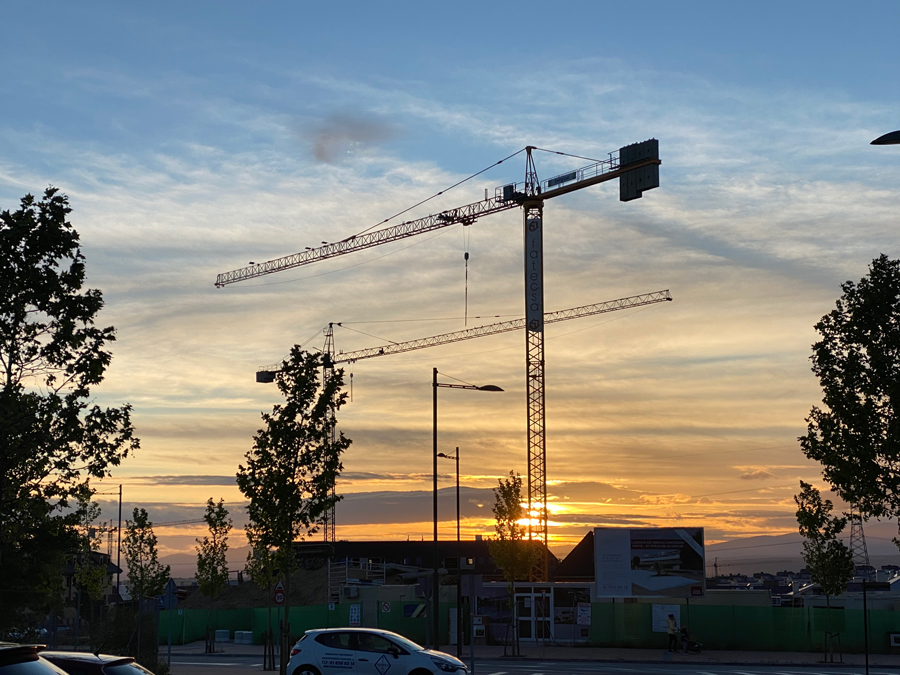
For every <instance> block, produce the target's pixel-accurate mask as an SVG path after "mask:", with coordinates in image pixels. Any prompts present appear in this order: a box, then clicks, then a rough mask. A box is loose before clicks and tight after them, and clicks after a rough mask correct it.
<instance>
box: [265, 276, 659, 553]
mask: <svg viewBox="0 0 900 675" xmlns="http://www.w3.org/2000/svg"><path fill="white" fill-rule="evenodd" d="M671 300H672V295H671V294H670V293H669V290H668V289H666V290H662V291H653V292H652V293H642V294H641V295H632V296H629V297H627V298H619V299H618V300H607V301H606V302H598V303H594V304H591V305H582V306H580V307H572V308H570V309H563V310H559V311H556V312H547V313H546V314H544V323H545V324H549V323H557V322H559V321H568V320H570V319H581V318H583V317H586V316H594V315H597V314H606V313H608V312H615V311H618V310H620V309H633V308H635V307H644V306H647V305H655V304H657V303H660V302H666V301H671ZM335 325H337V326H340V325H341V324H340V323H337V324H335V323H329V324H328V326H326V327H325V328H324V330H323V331H322V332H323V333H324V334H325V345H324V348H323V350H322V354H323V367H322V371H323V372H322V379H323V382H324V381H327V379H328V378H329V377H330V376H331V374H332V373H333V372H334V367H335V366H336V365H337V364H339V363H356V362H357V361H363V360H365V359H371V358H375V357H378V356H390V355H391V354H403V353H405V352H412V351H416V350H418V349H426V348H428V347H440V346H441V345H447V344H451V343H454V342H463V341H464V340H472V339H475V338H480V337H487V336H489V335H498V334H500V333H509V332H512V331H517V330H523V329H524V328H525V319H512V320H510V321H500V322H497V323H491V324H486V325H484V326H475V327H474V328H467V329H465V330H458V331H453V332H451V333H441V334H440V335H432V336H430V337H424V338H417V339H415V340H407V341H406V342H391V343H389V344H386V345H379V346H377V347H367V348H365V349H357V350H355V351H352V352H336V351H335V344H334V327H335ZM280 369H281V364H280V363H276V364H273V365H270V366H262V367H260V368H259V369H258V370H257V371H256V381H257V382H262V383H266V384H268V383H270V382H274V381H275V374H276V373H277V372H278V371H279V370H280ZM333 441H334V439H332V442H333ZM333 493H334V486H333V485H332V494H333ZM335 524H336V519H335V509H334V506H332V507H331V511H330V512H329V514H328V516H326V521H325V523H324V528H323V530H324V533H325V541H337V537H336V532H335Z"/></svg>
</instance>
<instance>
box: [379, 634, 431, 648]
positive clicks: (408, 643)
mask: <svg viewBox="0 0 900 675" xmlns="http://www.w3.org/2000/svg"><path fill="white" fill-rule="evenodd" d="M388 638H389V639H390V641H391V642H394V643H396V644H398V645H400V646H401V647H403V648H404V649H405V650H406V651H408V652H421V651H424V650H425V648H424V647H422V646H421V645H417V644H416V643H415V642H413V641H412V640H407V639H406V638H405V637H402V636H400V635H396V634H393V633H392V634H391V635H389V636H388Z"/></svg>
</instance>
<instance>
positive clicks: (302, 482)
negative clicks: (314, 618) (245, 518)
mask: <svg viewBox="0 0 900 675" xmlns="http://www.w3.org/2000/svg"><path fill="white" fill-rule="evenodd" d="M321 368H322V355H321V354H310V353H308V352H305V351H303V350H302V349H300V347H298V346H296V345H295V346H294V347H293V348H292V349H291V353H290V356H289V357H288V358H287V359H285V360H284V361H283V362H282V364H281V369H280V370H279V371H278V372H277V373H276V375H275V382H276V384H277V386H278V390H279V391H280V392H281V395H282V396H284V399H285V401H284V403H283V404H279V405H276V406H274V408H273V409H272V412H271V414H269V413H263V414H262V419H263V422H264V423H265V427H264V428H263V429H260V430H259V431H258V432H257V433H256V435H255V436H254V437H253V449H252V450H250V451H249V452H248V453H247V454H246V455H245V457H246V466H245V465H240V466H238V473H237V484H238V488H239V489H240V490H241V492H242V493H243V494H244V496H246V497H247V498H248V499H249V504H248V506H247V512H248V515H249V516H250V521H251V523H252V528H253V529H252V532H253V533H254V537H255V542H252V543H253V548H254V549H258V550H262V549H266V550H272V549H277V550H278V551H281V552H282V555H281V558H280V560H279V563H280V565H279V566H280V568H281V569H282V571H283V572H284V574H285V578H286V583H287V593H286V596H288V597H289V593H290V579H291V574H292V572H293V569H294V564H293V548H292V544H293V542H294V541H296V540H298V539H301V540H302V539H303V538H304V537H306V536H309V535H312V534H314V533H316V532H317V531H318V526H319V524H320V523H321V521H322V519H323V518H324V517H325V515H326V514H327V513H328V512H329V511H330V510H331V507H332V506H333V505H334V503H335V502H336V501H337V500H338V499H340V497H339V496H336V495H335V494H334V492H333V490H332V488H333V486H334V484H335V481H336V480H337V477H338V475H339V474H340V472H341V469H342V468H343V466H342V464H341V455H342V454H343V452H344V451H345V450H346V449H347V448H348V447H349V446H350V443H351V441H350V439H349V438H346V437H345V436H344V434H343V433H340V434H337V435H336V436H334V438H332V437H333V435H334V434H333V432H334V431H335V429H336V425H337V418H336V413H337V411H338V410H339V409H340V408H341V406H343V404H344V403H345V401H346V400H347V394H346V393H343V392H341V387H342V386H343V383H344V371H343V370H334V371H328V372H329V373H330V376H329V377H328V378H327V379H325V381H324V382H321V383H320V381H319V373H320V370H321ZM289 608H290V600H289V599H288V600H286V601H285V603H284V614H285V620H284V623H283V626H284V631H285V633H284V634H283V635H282V640H285V639H286V633H287V631H288V630H289V625H288V619H287V617H288V611H289ZM286 648H287V645H283V649H282V662H281V670H282V675H284V669H285V667H286V665H287V664H286V661H285V658H284V654H285V653H286V651H285V650H286Z"/></svg>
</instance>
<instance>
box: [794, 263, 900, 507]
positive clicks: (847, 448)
mask: <svg viewBox="0 0 900 675" xmlns="http://www.w3.org/2000/svg"><path fill="white" fill-rule="evenodd" d="M841 288H842V289H843V291H844V294H843V296H841V297H840V298H839V299H838V301H837V305H836V307H835V309H834V310H832V311H831V312H829V313H828V314H826V315H825V316H823V317H822V320H821V321H819V323H817V324H816V326H815V328H816V331H817V332H818V333H819V334H820V335H821V336H822V339H821V340H820V341H819V342H816V343H815V344H814V345H813V354H812V357H811V359H812V362H813V366H812V370H813V372H814V373H815V374H816V376H817V377H818V378H819V382H820V383H821V385H822V390H823V394H824V395H823V399H822V402H823V403H824V404H825V406H826V408H825V409H820V408H818V407H813V408H812V410H811V411H810V414H809V417H807V419H806V421H807V424H808V427H807V429H808V431H807V434H806V436H801V437H800V439H799V441H800V445H801V448H802V449H803V452H804V454H805V455H806V456H807V457H809V458H810V459H814V460H816V461H818V462H820V463H821V464H822V466H823V476H824V478H825V480H826V481H827V482H828V483H829V484H830V485H831V486H832V487H833V488H834V490H835V492H836V493H837V494H838V495H839V496H840V497H841V498H842V499H844V500H845V501H846V502H848V503H850V504H853V505H855V506H856V507H857V508H858V509H859V512H860V514H861V515H862V516H863V517H864V518H868V517H872V516H874V517H896V516H898V515H900V415H898V413H900V260H889V259H888V258H887V256H885V255H881V256H880V257H878V258H876V259H875V260H873V261H872V264H871V266H870V267H869V274H868V275H867V276H865V277H863V278H862V279H860V281H859V283H858V284H854V283H853V282H852V281H847V282H845V283H844V284H842V285H841Z"/></svg>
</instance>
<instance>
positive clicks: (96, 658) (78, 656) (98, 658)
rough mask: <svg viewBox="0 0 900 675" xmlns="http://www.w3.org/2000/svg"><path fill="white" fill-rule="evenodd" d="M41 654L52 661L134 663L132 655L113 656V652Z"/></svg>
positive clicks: (54, 652)
mask: <svg viewBox="0 0 900 675" xmlns="http://www.w3.org/2000/svg"><path fill="white" fill-rule="evenodd" d="M41 656H43V657H44V658H46V659H49V660H51V661H79V662H82V663H97V664H102V665H108V664H110V663H132V662H134V658H133V657H131V656H113V655H112V654H91V653H90V652H64V651H52V652H43V651H42V652H41Z"/></svg>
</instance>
